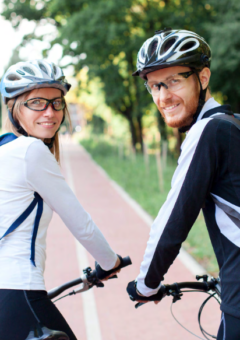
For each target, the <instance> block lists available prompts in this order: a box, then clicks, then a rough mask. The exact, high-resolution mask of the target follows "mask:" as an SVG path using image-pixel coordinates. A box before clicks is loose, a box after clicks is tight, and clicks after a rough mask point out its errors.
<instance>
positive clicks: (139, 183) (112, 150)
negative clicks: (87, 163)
mask: <svg viewBox="0 0 240 340" xmlns="http://www.w3.org/2000/svg"><path fill="white" fill-rule="evenodd" d="M81 145H82V146H83V147H84V148H85V149H86V150H87V151H88V152H89V153H90V154H91V155H92V157H93V159H94V160H95V161H96V162H97V163H98V164H99V165H100V166H101V167H102V168H103V169H104V170H105V171H106V172H107V173H108V175H109V176H110V177H111V178H112V179H113V180H114V181H116V182H117V183H118V184H119V185H120V186H121V187H122V188H123V189H124V190H125V191H126V192H127V193H128V194H129V195H130V196H131V197H132V198H133V199H134V200H136V201H137V202H138V203H139V204H140V205H141V206H142V208H143V209H144V210H146V211H147V212H148V213H149V214H150V215H151V216H152V217H153V218H155V217H156V216H157V213H158V211H159V209H160V208H161V206H162V205H163V203H164V202H165V200H166V197H167V194H168V192H169V190H170V188H171V178H172V175H173V173H174V171H175V168H176V165H177V162H176V160H174V159H170V158H169V159H168V161H167V164H166V167H165V169H164V170H163V178H164V190H163V192H160V189H159V181H158V173H157V166H156V158H155V156H154V155H149V166H148V170H147V169H146V165H145V163H144V159H143V157H142V155H136V156H134V155H133V154H132V153H131V152H130V150H129V148H126V147H125V148H123V146H121V148H120V149H119V146H118V145H117V144H116V142H114V141H111V140H106V139H104V138H103V137H91V138H89V139H84V140H81ZM183 246H184V248H185V249H186V250H187V251H188V252H189V253H190V254H191V255H192V256H193V257H194V258H195V259H196V260H197V261H198V262H199V263H200V264H201V265H203V267H205V268H206V270H207V271H208V272H209V273H211V274H213V275H216V274H217V273H218V265H217V262H216V259H215V255H214V252H213V249H212V245H211V243H210V240H209V237H208V232H207V228H206V226H205V223H204V219H203V216H202V214H200V215H199V217H198V219H197V221H196V223H195V224H194V226H193V228H192V229H191V231H190V233H189V235H188V238H187V240H186V241H185V242H184V245H183Z"/></svg>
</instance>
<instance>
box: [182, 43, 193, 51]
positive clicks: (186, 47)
mask: <svg viewBox="0 0 240 340" xmlns="http://www.w3.org/2000/svg"><path fill="white" fill-rule="evenodd" d="M195 45H196V42H195V41H189V42H187V43H186V44H184V45H183V46H182V47H181V48H180V51H181V52H184V51H188V50H190V49H191V48H193V47H194V46H195Z"/></svg>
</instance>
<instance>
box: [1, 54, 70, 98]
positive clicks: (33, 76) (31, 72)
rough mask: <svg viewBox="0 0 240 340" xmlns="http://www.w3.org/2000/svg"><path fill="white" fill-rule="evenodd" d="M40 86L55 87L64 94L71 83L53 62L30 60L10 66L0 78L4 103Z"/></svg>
mask: <svg viewBox="0 0 240 340" xmlns="http://www.w3.org/2000/svg"><path fill="white" fill-rule="evenodd" d="M41 87H55V88H57V89H59V90H61V91H62V92H63V94H64V95H66V93H67V92H68V91H69V89H70V87H71V85H70V84H68V83H67V82H66V80H65V76H64V74H63V71H62V70H61V69H60V67H58V66H56V65H55V64H54V63H52V62H49V61H47V60H31V61H23V62H19V63H17V64H15V65H12V66H10V67H9V69H8V70H7V72H6V73H5V74H4V76H3V78H2V81H1V84H0V91H1V94H2V98H3V101H4V103H5V104H6V103H7V100H8V99H11V98H15V97H17V96H19V95H20V94H22V93H24V92H27V91H31V90H34V89H38V88H41Z"/></svg>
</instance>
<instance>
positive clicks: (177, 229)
mask: <svg viewBox="0 0 240 340" xmlns="http://www.w3.org/2000/svg"><path fill="white" fill-rule="evenodd" d="M210 62H211V50H210V47H209V46H208V44H207V43H206V41H205V40H204V39H203V38H202V37H200V36H199V35H197V34H195V33H193V32H190V31H185V30H172V29H164V30H162V31H157V32H156V33H155V35H154V36H153V37H152V38H150V39H148V40H147V41H146V42H145V43H144V45H143V46H142V48H141V49H140V51H139V53H138V61H137V71H136V72H135V73H134V74H133V75H134V76H140V77H141V78H143V79H145V80H146V83H145V85H146V87H147V89H148V91H149V92H150V93H151V94H152V97H153V101H154V103H155V104H156V106H157V108H158V110H159V111H160V113H161V114H162V116H163V118H164V120H165V122H166V124H167V125H169V126H171V127H175V128H178V129H179V130H180V132H187V136H186V138H185V140H184V142H183V144H182V147H181V155H180V157H179V160H178V167H177V169H176V171H175V173H174V176H173V179H172V188H171V191H170V192H169V194H168V197H167V200H166V202H165V203H164V205H163V206H162V208H161V210H160V211H159V214H158V216H157V218H156V219H155V221H154V223H153V225H152V227H151V232H150V239H149V241H148V244H147V248H146V251H145V255H144V259H143V262H142V264H141V268H140V274H139V275H138V277H137V279H136V281H132V282H130V283H129V285H128V288H127V290H128V293H129V295H130V296H132V297H134V298H135V299H136V300H137V301H159V300H161V298H162V295H161V292H159V288H160V285H161V281H163V279H164V278H163V276H164V274H165V273H166V272H167V271H168V269H169V267H170V265H171V264H172V263H173V261H174V259H175V258H176V256H177V255H178V253H179V250H180V247H181V244H182V242H183V241H184V240H185V239H186V237H187V235H188V233H189V231H190V229H191V227H192V225H193V224H194V222H195V220H196V218H197V216H198V214H199V212H200V210H201V208H202V209H203V213H204V217H205V221H206V224H207V228H208V231H209V235H210V238H211V242H212V244H213V247H214V251H215V254H216V257H217V260H218V264H219V267H220V278H221V283H222V304H221V310H222V312H223V313H222V321H221V325H220V328H219V332H218V338H217V339H219V340H220V339H226V340H235V339H238V340H239V339H240V229H239V228H240V162H239V156H238V155H239V152H240V151H239V150H240V131H239V129H238V128H237V127H236V126H235V125H234V124H233V123H232V122H230V121H226V120H221V119H215V118H216V117H217V115H219V113H220V114H222V112H225V113H227V114H229V115H232V113H231V112H229V111H228V110H226V106H225V108H224V109H225V111H224V110H223V106H222V107H221V106H220V105H219V104H218V103H217V102H216V101H215V100H214V99H213V97H211V93H210V91H209V88H208V84H209V79H210V75H211V72H210ZM213 117H214V119H213ZM224 336H226V337H224Z"/></svg>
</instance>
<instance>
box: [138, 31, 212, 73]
mask: <svg viewBox="0 0 240 340" xmlns="http://www.w3.org/2000/svg"><path fill="white" fill-rule="evenodd" d="M210 63H211V49H210V47H209V45H208V44H207V43H206V41H205V40H204V39H203V38H202V37H200V36H199V35H198V34H196V33H194V32H191V31H186V30H172V29H171V28H165V29H164V30H161V31H156V32H155V35H154V36H153V37H152V38H150V39H148V40H147V41H145V43H144V44H143V46H142V47H141V49H140V51H139V53H138V57H137V71H136V72H134V73H133V76H140V77H141V78H143V79H147V77H146V75H147V74H148V73H150V72H153V71H156V70H160V69H163V68H167V67H172V66H187V67H190V68H191V69H195V70H197V71H201V70H202V69H203V68H204V67H209V68H210Z"/></svg>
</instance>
